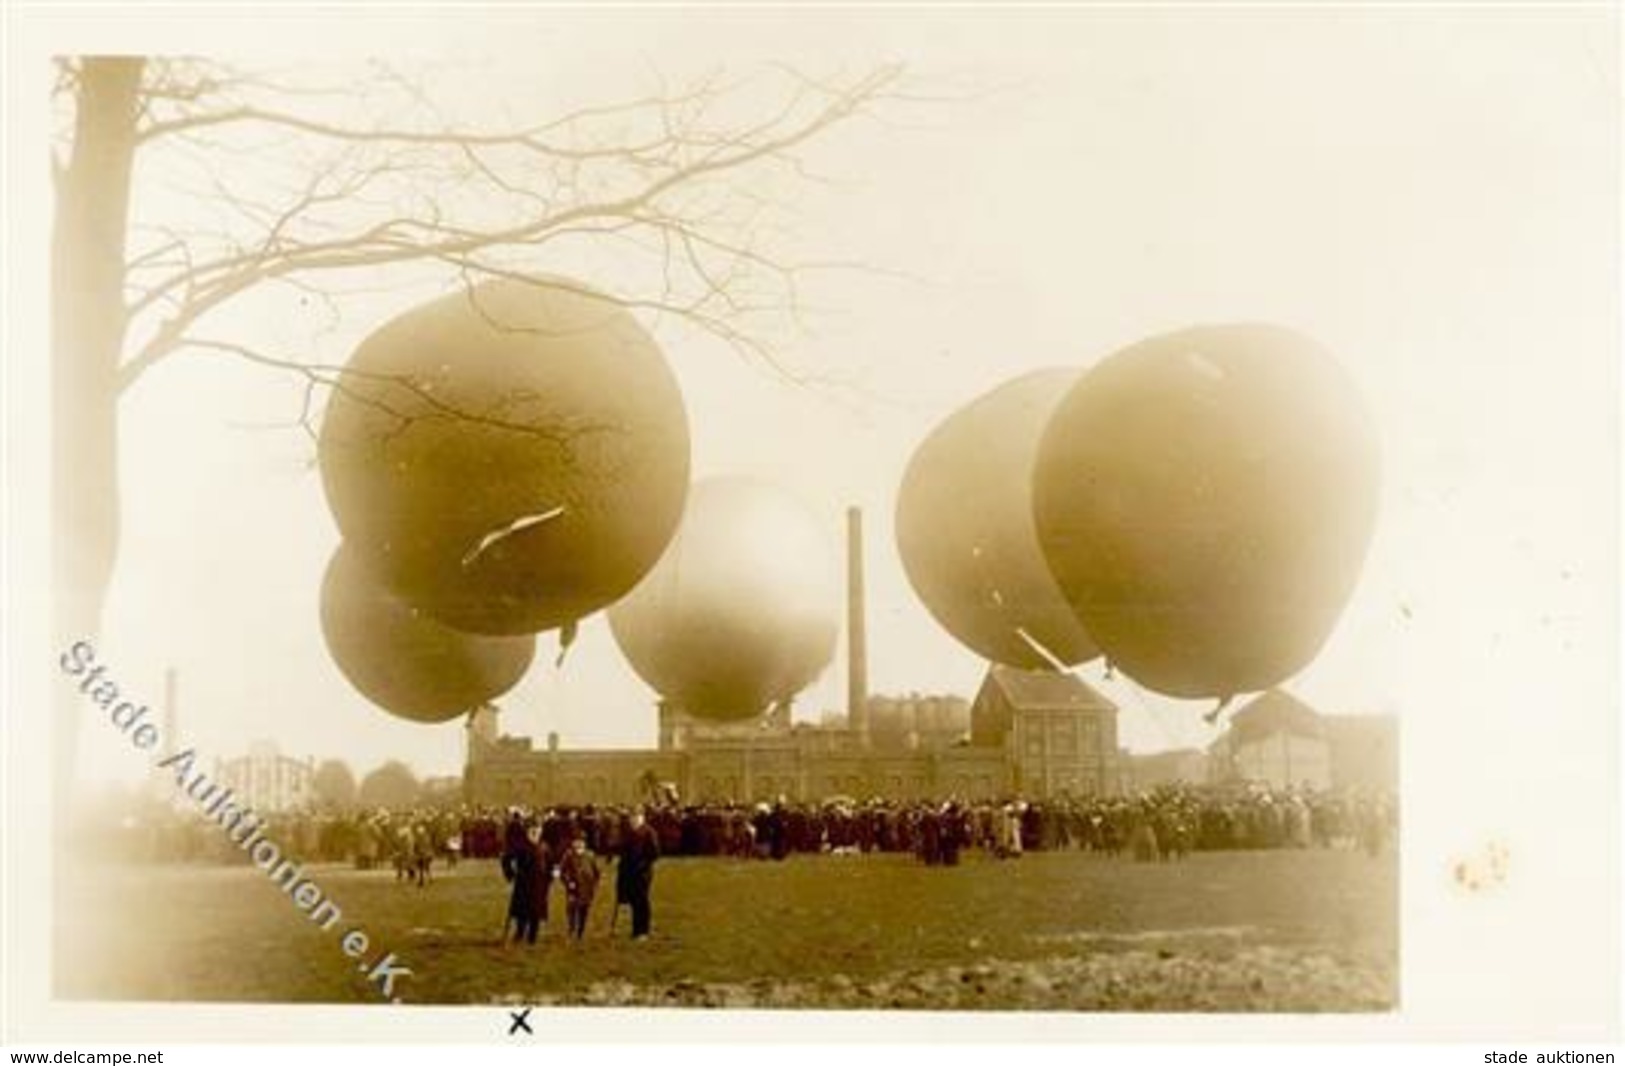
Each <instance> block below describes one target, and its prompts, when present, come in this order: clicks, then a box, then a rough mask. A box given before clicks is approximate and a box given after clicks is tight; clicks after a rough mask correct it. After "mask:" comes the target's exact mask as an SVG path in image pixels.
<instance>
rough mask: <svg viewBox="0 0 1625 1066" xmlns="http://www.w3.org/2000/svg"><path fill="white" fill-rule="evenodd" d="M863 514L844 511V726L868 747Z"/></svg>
mask: <svg viewBox="0 0 1625 1066" xmlns="http://www.w3.org/2000/svg"><path fill="white" fill-rule="evenodd" d="M863 614H864V605H863V511H862V510H861V509H860V508H857V507H848V508H847V509H846V670H847V675H846V724H847V726H848V728H850V729H851V730H852V731H853V732H854V733H856V734H857V738H858V742H859V743H860V744H861V745H863V746H864V747H868V746H869V649H868V642H867V639H866V637H865V634H864V624H863Z"/></svg>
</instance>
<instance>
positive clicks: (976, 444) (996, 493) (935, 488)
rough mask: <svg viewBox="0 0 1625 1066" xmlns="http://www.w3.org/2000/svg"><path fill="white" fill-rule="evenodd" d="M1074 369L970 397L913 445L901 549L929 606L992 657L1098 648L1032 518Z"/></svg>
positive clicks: (1075, 654)
mask: <svg viewBox="0 0 1625 1066" xmlns="http://www.w3.org/2000/svg"><path fill="white" fill-rule="evenodd" d="M1080 374H1081V371H1078V370H1074V369H1070V368H1053V369H1048V370H1039V371H1035V372H1034V373H1031V374H1026V375H1023V376H1022V377H1019V378H1016V379H1015V380H1013V381H1010V382H1007V383H1005V384H1004V385H1001V386H999V387H998V388H996V389H994V390H993V391H992V392H989V393H986V394H984V395H982V396H980V397H978V398H977V399H975V400H973V401H971V402H970V403H969V404H967V405H966V406H965V407H963V408H961V409H960V410H958V411H956V412H955V413H954V414H952V415H950V416H949V417H948V418H947V419H945V420H944V421H943V422H942V423H941V424H940V425H938V426H937V428H936V429H934V430H932V432H931V435H930V436H928V437H927V438H926V439H925V441H924V443H922V444H921V445H920V446H919V448H918V449H917V450H916V451H915V453H914V456H913V458H912V459H911V460H910V461H909V464H908V469H907V471H906V472H905V473H904V474H903V484H902V487H901V488H900V489H899V490H898V494H897V521H896V528H897V550H898V553H899V554H900V555H901V556H902V559H903V569H904V570H905V571H906V572H907V574H908V579H909V583H910V584H911V585H913V586H914V591H915V592H916V593H918V595H919V597H920V599H921V601H923V602H924V603H925V606H926V608H927V609H928V610H929V611H930V612H931V614H932V615H933V616H934V617H935V618H936V620H937V621H938V622H939V623H941V624H942V627H943V628H944V629H946V630H948V632H949V633H951V634H953V635H954V636H955V637H956V638H958V640H959V641H960V642H961V643H963V644H964V645H965V646H966V647H968V648H970V649H971V650H972V651H974V652H976V653H977V654H978V655H981V656H983V657H984V658H986V659H990V660H992V661H993V662H998V663H1005V664H1007V665H1009V666H1016V667H1021V668H1023V669H1052V668H1056V667H1057V666H1061V665H1065V666H1073V665H1076V664H1078V663H1082V662H1086V661H1088V660H1089V659H1092V658H1094V657H1095V655H1097V654H1098V651H1097V649H1096V648H1095V646H1094V643H1093V642H1092V641H1091V640H1090V639H1089V635H1088V633H1086V632H1085V631H1084V627H1083V626H1082V625H1080V624H1079V622H1078V620H1077V616H1076V615H1075V614H1074V613H1073V611H1072V607H1071V605H1069V604H1068V603H1067V601H1066V598H1065V597H1064V596H1062V595H1061V589H1060V586H1059V585H1057V584H1056V583H1055V578H1054V577H1053V576H1052V575H1051V574H1050V570H1049V565H1048V564H1047V563H1046V562H1045V561H1044V553H1043V551H1042V550H1041V549H1040V547H1039V544H1038V531H1037V529H1036V528H1035V527H1034V525H1033V503H1032V468H1033V461H1034V459H1035V458H1036V457H1037V455H1038V442H1039V439H1040V438H1041V437H1042V435H1043V432H1044V427H1045V425H1046V424H1047V423H1048V421H1049V417H1050V415H1051V413H1052V412H1053V411H1054V410H1055V408H1056V406H1057V405H1058V404H1059V403H1060V401H1061V398H1062V397H1063V396H1064V395H1066V392H1067V390H1068V389H1070V388H1071V387H1072V385H1073V384H1074V383H1076V381H1077V380H1078V378H1079V376H1080Z"/></svg>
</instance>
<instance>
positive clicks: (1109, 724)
mask: <svg viewBox="0 0 1625 1066" xmlns="http://www.w3.org/2000/svg"><path fill="white" fill-rule="evenodd" d="M970 725H971V746H972V747H976V748H992V747H1002V748H1003V749H1004V751H1005V752H1006V757H1007V759H1008V762H1009V774H1010V778H1009V779H1010V787H1011V789H1012V790H1013V791H1015V792H1020V793H1025V794H1027V795H1032V796H1054V795H1060V794H1062V793H1068V794H1071V795H1105V794H1108V793H1112V792H1116V791H1117V790H1118V785H1119V777H1118V766H1117V705H1116V704H1114V703H1112V702H1111V701H1110V700H1108V699H1107V698H1106V697H1105V696H1102V695H1101V694H1100V693H1098V692H1096V691H1095V690H1094V689H1092V688H1090V687H1089V686H1088V685H1086V684H1084V683H1083V682H1082V681H1081V680H1079V679H1078V678H1077V677H1075V676H1074V675H1072V674H1062V673H1054V672H1051V671H1047V670H1017V669H1016V668H1014V667H1010V666H994V667H992V668H991V669H990V670H988V672H987V676H986V678H984V679H983V681H982V687H981V690H980V691H978V692H977V694H976V700H975V701H974V702H973V703H972V704H971V710H970Z"/></svg>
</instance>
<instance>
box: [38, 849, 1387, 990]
mask: <svg viewBox="0 0 1625 1066" xmlns="http://www.w3.org/2000/svg"><path fill="white" fill-rule="evenodd" d="M1396 866H1397V863H1396V860H1395V858H1394V857H1393V856H1392V855H1385V856H1383V857H1380V858H1376V859H1373V858H1370V857H1368V856H1365V855H1362V854H1355V853H1350V852H1341V851H1335V852H1328V851H1305V852H1294V851H1277V852H1232V853H1212V854H1199V855H1197V856H1194V857H1193V858H1191V859H1189V860H1187V861H1185V862H1183V863H1173V864H1162V865H1141V864H1135V863H1131V862H1126V861H1122V860H1110V859H1106V858H1103V857H1099V856H1094V855H1087V854H1080V853H1074V852H1069V853H1061V854H1029V855H1027V856H1025V857H1024V858H1022V859H1020V860H1017V861H1014V862H1008V863H1000V862H995V861H993V860H989V859H985V858H983V857H981V856H980V855H971V856H969V857H968V858H967V861H966V862H965V864H964V865H961V866H958V867H951V868H926V867H924V866H921V865H918V864H916V863H914V862H913V861H911V860H910V859H908V858H906V857H902V856H880V855H875V856H862V857H857V856H851V857H846V856H808V857H798V858H793V859H790V860H789V861H787V862H783V863H766V862H738V861H730V860H721V859H673V860H667V861H664V862H662V863H661V864H660V866H659V868H658V871H657V876H656V881H655V893H654V908H655V911H654V913H655V921H654V928H655V935H654V937H653V938H651V939H650V940H649V941H647V942H642V943H637V944H633V943H631V942H629V941H628V940H627V939H626V932H627V916H626V914H625V913H622V914H621V916H620V922H619V926H618V929H617V931H616V936H615V937H614V938H613V939H611V938H610V936H609V935H608V932H609V924H610V918H611V911H612V909H613V894H612V892H605V893H602V894H601V895H600V898H599V905H598V907H597V909H596V911H595V913H594V915H593V922H592V928H591V930H590V931H589V934H588V938H587V939H586V940H585V941H584V942H582V943H580V944H575V943H570V942H567V941H566V940H565V939H564V937H563V924H564V922H563V918H564V915H563V905H562V898H561V897H560V895H559V894H558V889H557V888H555V894H554V897H553V913H552V914H551V918H552V922H551V923H550V926H549V928H548V929H547V930H546V931H545V933H544V943H540V944H538V945H536V946H535V947H529V948H527V947H518V948H505V947H504V946H502V945H501V944H500V943H499V937H500V932H501V928H502V920H503V915H504V913H505V907H506V899H507V886H506V885H505V884H504V882H503V880H502V878H501V875H500V874H499V873H498V872H497V869H496V867H495V864H494V863H464V864H462V865H461V866H460V867H459V868H458V869H457V870H456V871H455V872H449V873H448V872H445V871H438V873H439V874H440V876H438V877H437V879H436V880H435V881H434V882H433V883H431V884H430V885H428V886H427V887H426V888H416V887H412V886H407V885H401V884H397V883H396V882H395V880H394V875H393V874H392V873H389V872H366V873H362V872H357V871H353V870H349V869H346V868H339V867H329V868H316V869H314V870H312V871H311V873H312V875H313V876H314V877H315V879H316V881H317V882H318V884H320V886H321V887H322V889H323V890H324V891H325V892H327V894H328V895H330V896H331V897H332V898H333V899H334V901H335V902H336V903H338V904H339V905H340V906H341V907H342V908H343V912H344V920H343V923H342V928H335V929H334V930H333V931H326V932H324V931H322V930H320V929H318V928H316V927H314V926H312V925H311V923H310V922H309V921H308V920H307V919H306V917H305V916H304V915H303V914H301V913H300V912H298V911H297V910H295V908H294V907H293V905H292V904H291V902H290V901H289V899H288V897H287V896H286V895H284V894H282V893H280V892H278V891H277V890H276V889H275V888H274V887H273V886H272V885H271V884H270V883H269V882H267V881H266V879H265V878H264V876H263V875H261V874H259V873H257V872H250V871H249V870H246V869H221V868H212V867H97V868H93V869H84V870H81V871H79V872H78V873H77V874H76V875H75V876H74V877H73V878H72V879H71V880H72V889H71V893H70V895H71V896H72V898H71V899H65V900H63V903H64V904H65V905H66V913H67V914H70V915H73V916H74V918H73V922H72V925H71V926H70V927H64V928H60V929H59V932H60V933H61V936H62V941H63V943H62V947H61V954H60V957H61V959H62V961H63V963H64V965H63V966H62V967H61V968H60V969H59V972H58V974H57V989H58V993H59V995H62V996H64V997H66V998H72V999H136V1000H158V1001H176V1000H180V1001H227V1002H233V1001H249V1002H265V1001H272V1002H278V1001H280V1002H345V1003H348V1002H358V1003H369V1002H374V1003H376V1002H382V1000H381V999H380V998H379V996H378V993H377V991H376V988H375V986H370V985H368V984H367V983H366V981H365V980H364V978H363V976H362V975H361V974H360V973H358V972H357V968H356V963H355V961H354V960H351V959H348V958H346V957H345V956H344V954H343V953H342V952H341V950H340V947H339V940H340V937H341V935H342V932H343V931H344V930H346V929H350V928H355V927H361V928H363V929H364V930H365V931H366V933H367V936H368V937H369V939H370V941H371V944H372V947H371V948H370V949H369V950H368V952H367V957H368V958H376V957H377V956H379V955H380V954H381V953H382V952H384V951H393V952H396V953H397V954H398V956H399V961H400V962H401V963H402V964H404V965H406V966H409V967H410V968H411V969H412V971H413V972H412V975H411V976H410V977H407V978H403V979H402V980H401V981H400V982H399V983H398V984H397V987H396V995H398V996H399V997H401V999H402V1000H403V1001H405V1002H408V1003H414V1002H415V1003H458V1004H490V1003H535V1004H542V1003H565V1004H597V1005H646V1006H659V1005H671V1006H720V1007H755V1006H765V1007H865V1008H885V1007H905V1008H910V1009H930V1008H953V1009H1001V1008H1043V1009H1063V1010H1158V1011H1189V1010H1224V1011H1237V1010H1270V1011H1282V1010H1290V1011H1308V1010H1316V1011H1324V1010H1331V1011H1372V1010H1385V1009H1390V1008H1392V1007H1393V1006H1395V1004H1396V998H1397V987H1396V982H1397V972H1398V935H1397V928H1396V923H1397V909H1398V899H1397V870H1396ZM612 884H613V880H612V877H611V878H610V879H609V880H607V881H606V888H608V887H610V886H611V885H612ZM110 899H111V900H117V901H118V905H117V906H116V907H110V906H108V905H107V901H108V900H110Z"/></svg>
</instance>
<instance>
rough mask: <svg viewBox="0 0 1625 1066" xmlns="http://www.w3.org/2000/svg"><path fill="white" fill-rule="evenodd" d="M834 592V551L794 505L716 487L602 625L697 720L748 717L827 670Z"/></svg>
mask: <svg viewBox="0 0 1625 1066" xmlns="http://www.w3.org/2000/svg"><path fill="white" fill-rule="evenodd" d="M839 588H840V578H839V572H838V569H837V566H836V563H835V558H834V553H833V550H832V547H831V545H830V543H829V542H828V540H827V539H826V537H825V535H824V531H823V529H822V528H821V527H820V524H819V522H818V520H817V518H816V517H814V516H813V515H812V514H811V513H810V512H809V511H808V510H807V509H806V508H805V507H803V506H802V504H801V503H800V501H798V500H797V499H796V498H795V497H793V496H791V495H790V494H789V493H787V492H785V491H784V490H782V489H779V488H777V487H775V486H772V485H767V484H763V483H761V482H756V481H751V480H745V479H735V478H718V479H711V480H707V481H702V482H699V483H698V484H696V485H695V486H694V489H693V492H692V493H691V495H690V498H689V505H688V510H687V512H686V513H685V514H684V516H683V522H682V525H681V527H680V528H679V529H678V531H677V536H676V537H675V538H674V539H673V540H672V543H671V546H670V547H669V548H667V550H666V554H665V555H663V556H662V557H661V559H660V562H659V563H657V564H656V565H655V568H654V569H653V570H652V571H650V573H649V575H648V576H647V577H646V578H644V579H643V581H642V582H641V583H640V584H639V585H638V587H637V588H635V589H633V590H632V592H631V594H630V595H628V596H627V597H626V598H625V599H623V600H621V601H620V602H619V603H617V604H615V605H614V606H613V607H611V608H610V609H609V625H610V629H611V631H612V632H613V633H614V634H615V640H616V643H618V644H619V645H620V647H621V650H622V651H623V652H624V653H625V655H626V658H627V660H628V661H629V662H630V663H631V664H632V668H633V669H634V670H636V671H637V673H638V675H639V676H640V677H642V678H643V679H644V681H646V682H648V683H649V685H650V686H651V687H653V688H654V689H655V691H657V692H659V693H660V694H661V696H662V697H664V698H665V699H666V700H667V701H669V702H671V703H673V704H676V705H677V706H679V707H681V708H682V709H683V710H685V711H687V712H688V713H690V714H692V715H695V716H696V717H700V718H710V719H715V720H724V721H725V720H736V719H742V718H750V717H753V716H754V715H757V714H759V713H761V712H762V711H763V710H764V709H765V708H766V707H767V705H768V704H769V703H772V702H774V701H777V700H782V699H788V698H789V697H791V696H793V695H794V694H795V693H796V692H798V691H800V690H801V689H802V688H804V687H806V686H807V685H808V684H810V683H811V682H812V681H813V680H814V679H816V678H817V676H818V675H819V674H820V673H821V672H822V671H823V669H824V668H825V667H826V666H827V665H828V664H829V661H830V659H831V658H832V657H833V656H834V653H835V638H836V633H837V629H838V625H839V622H838V619H839V605H840V591H839Z"/></svg>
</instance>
